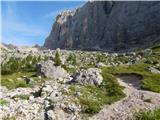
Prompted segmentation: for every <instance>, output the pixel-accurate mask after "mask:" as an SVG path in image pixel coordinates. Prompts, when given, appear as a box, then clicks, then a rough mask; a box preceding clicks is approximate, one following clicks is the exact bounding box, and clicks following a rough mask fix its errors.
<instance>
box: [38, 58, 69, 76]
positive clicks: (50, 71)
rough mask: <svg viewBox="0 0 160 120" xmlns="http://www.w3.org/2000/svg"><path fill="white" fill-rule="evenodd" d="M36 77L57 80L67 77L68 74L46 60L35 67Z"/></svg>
mask: <svg viewBox="0 0 160 120" xmlns="http://www.w3.org/2000/svg"><path fill="white" fill-rule="evenodd" d="M36 75H37V76H43V77H47V78H54V79H59V78H65V77H67V76H68V73H67V72H66V71H65V70H64V69H63V68H61V67H60V66H54V65H53V61H51V60H48V61H45V62H42V63H38V64H37V65H36Z"/></svg>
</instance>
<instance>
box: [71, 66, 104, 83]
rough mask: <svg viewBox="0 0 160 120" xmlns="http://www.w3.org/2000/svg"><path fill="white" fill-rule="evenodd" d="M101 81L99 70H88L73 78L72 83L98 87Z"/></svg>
mask: <svg viewBox="0 0 160 120" xmlns="http://www.w3.org/2000/svg"><path fill="white" fill-rule="evenodd" d="M102 81H103V77H102V76H101V70H100V69H96V68H89V69H87V70H82V71H80V72H78V73H76V74H75V75H74V76H73V80H72V82H75V83H78V84H82V85H85V84H89V85H100V84H101V83H102Z"/></svg>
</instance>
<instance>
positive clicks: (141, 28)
mask: <svg viewBox="0 0 160 120" xmlns="http://www.w3.org/2000/svg"><path fill="white" fill-rule="evenodd" d="M159 38H160V2H158V1H157V2H151V1H150V2H145V1H134V2H129V1H128V2H127V1H123V2H122V1H98V2H87V3H86V4H85V5H84V6H82V7H81V8H78V9H76V10H75V11H64V12H62V13H61V14H59V15H58V16H57V18H56V21H55V23H54V25H53V28H52V31H51V33H50V35H49V36H48V37H47V38H46V41H45V43H44V46H45V47H47V48H50V49H56V48H62V49H92V50H93V49H98V50H108V51H109V50H112V51H113V50H115V51H118V50H128V49H135V48H141V47H148V46H150V45H152V44H153V43H155V42H157V41H160V39H159Z"/></svg>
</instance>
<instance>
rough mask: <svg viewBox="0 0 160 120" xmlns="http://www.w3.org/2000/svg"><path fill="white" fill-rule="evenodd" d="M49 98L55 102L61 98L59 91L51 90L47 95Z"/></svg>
mask: <svg viewBox="0 0 160 120" xmlns="http://www.w3.org/2000/svg"><path fill="white" fill-rule="evenodd" d="M49 99H50V100H51V101H53V102H57V101H59V100H62V96H61V92H58V91H53V92H52V93H51V95H50V96H49Z"/></svg>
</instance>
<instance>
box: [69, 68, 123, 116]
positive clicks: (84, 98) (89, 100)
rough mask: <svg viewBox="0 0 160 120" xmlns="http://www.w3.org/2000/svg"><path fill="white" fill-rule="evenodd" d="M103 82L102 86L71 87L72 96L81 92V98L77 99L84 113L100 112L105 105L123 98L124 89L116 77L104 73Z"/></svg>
mask: <svg viewBox="0 0 160 120" xmlns="http://www.w3.org/2000/svg"><path fill="white" fill-rule="evenodd" d="M102 76H103V79H104V80H103V82H102V84H101V85H100V86H93V85H85V86H81V85H71V86H70V88H69V90H70V92H69V94H70V95H74V94H75V92H77V91H79V92H80V93H81V95H80V96H78V97H77V99H78V101H77V102H78V103H79V104H81V106H82V112H83V113H86V114H89V115H92V114H95V113H97V112H99V111H100V110H101V109H102V107H103V106H104V105H105V104H111V103H113V102H115V101H117V100H119V99H121V98H123V97H125V94H124V93H123V92H122V90H123V87H121V86H119V84H118V83H117V81H116V79H115V77H114V76H112V75H111V74H107V73H106V71H105V70H103V71H102Z"/></svg>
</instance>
